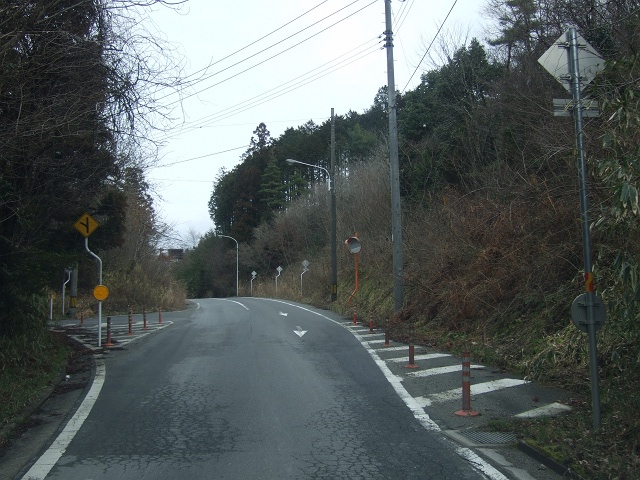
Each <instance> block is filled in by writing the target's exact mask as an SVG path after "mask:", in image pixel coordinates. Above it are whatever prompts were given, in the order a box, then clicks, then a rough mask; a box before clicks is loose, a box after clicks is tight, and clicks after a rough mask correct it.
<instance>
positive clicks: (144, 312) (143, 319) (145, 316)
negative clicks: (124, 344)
mask: <svg viewBox="0 0 640 480" xmlns="http://www.w3.org/2000/svg"><path fill="white" fill-rule="evenodd" d="M142 324H143V327H142V329H143V330H149V329H148V328H147V309H146V308H144V307H142Z"/></svg>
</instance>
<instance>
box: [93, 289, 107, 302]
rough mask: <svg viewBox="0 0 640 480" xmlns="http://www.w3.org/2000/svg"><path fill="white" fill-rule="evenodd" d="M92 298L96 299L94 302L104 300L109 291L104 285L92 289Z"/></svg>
mask: <svg viewBox="0 0 640 480" xmlns="http://www.w3.org/2000/svg"><path fill="white" fill-rule="evenodd" d="M93 296H94V297H96V300H100V301H102V300H106V298H107V297H108V296H109V289H108V288H107V287H106V286H105V285H98V286H97V287H96V288H94V289H93Z"/></svg>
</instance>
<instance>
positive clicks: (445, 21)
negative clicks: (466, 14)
mask: <svg viewBox="0 0 640 480" xmlns="http://www.w3.org/2000/svg"><path fill="white" fill-rule="evenodd" d="M457 3H458V0H454V1H453V5H451V8H450V9H449V13H447V16H446V17H445V18H444V21H443V22H442V23H441V24H440V28H438V31H437V32H436V34H435V36H434V37H433V40H431V43H430V44H429V46H428V47H427V51H426V52H424V55H423V56H422V58H421V59H420V62H419V63H418V66H417V67H416V69H415V70H414V71H413V73H412V74H411V77H410V78H409V81H408V82H407V84H406V85H405V86H404V88H403V89H402V92H400V93H404V91H405V90H406V89H407V87H408V86H409V84H410V83H411V80H412V79H413V77H414V75H415V74H416V72H417V71H418V69H419V68H420V65H422V62H424V59H425V57H426V56H427V54H428V53H429V50H431V46H432V45H433V42H435V41H436V38H438V35H440V31H441V30H442V27H444V24H445V23H447V19H448V18H449V15H451V12H452V11H453V8H454V7H455V6H456V4H457Z"/></svg>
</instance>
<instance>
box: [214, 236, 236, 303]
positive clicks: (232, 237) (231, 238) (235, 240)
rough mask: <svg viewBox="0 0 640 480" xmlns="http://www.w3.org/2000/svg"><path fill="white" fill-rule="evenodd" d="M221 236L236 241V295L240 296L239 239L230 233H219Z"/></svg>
mask: <svg viewBox="0 0 640 480" xmlns="http://www.w3.org/2000/svg"><path fill="white" fill-rule="evenodd" d="M218 236H219V237H224V238H230V239H231V240H233V241H234V242H236V297H238V296H239V295H238V241H237V240H236V239H235V238H233V237H230V236H229V235H218Z"/></svg>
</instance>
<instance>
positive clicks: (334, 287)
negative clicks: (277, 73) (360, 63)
mask: <svg viewBox="0 0 640 480" xmlns="http://www.w3.org/2000/svg"><path fill="white" fill-rule="evenodd" d="M331 114H332V116H333V109H332V110H331ZM285 162H287V163H288V164H289V165H293V164H294V163H297V164H300V165H305V166H307V167H311V168H316V169H318V170H323V171H324V172H325V173H326V174H327V178H328V179H329V192H331V301H332V302H333V301H335V300H336V298H337V294H338V261H337V253H336V252H337V247H336V236H337V232H336V230H337V227H336V188H335V185H334V179H333V175H332V173H331V172H329V170H327V169H326V168H324V167H321V166H320V165H313V164H311V163H305V162H301V161H299V160H294V159H292V158H287V159H286V160H285ZM334 168H335V165H334V161H333V158H332V162H331V170H332V171H333V172H334V173H335V170H334Z"/></svg>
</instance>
